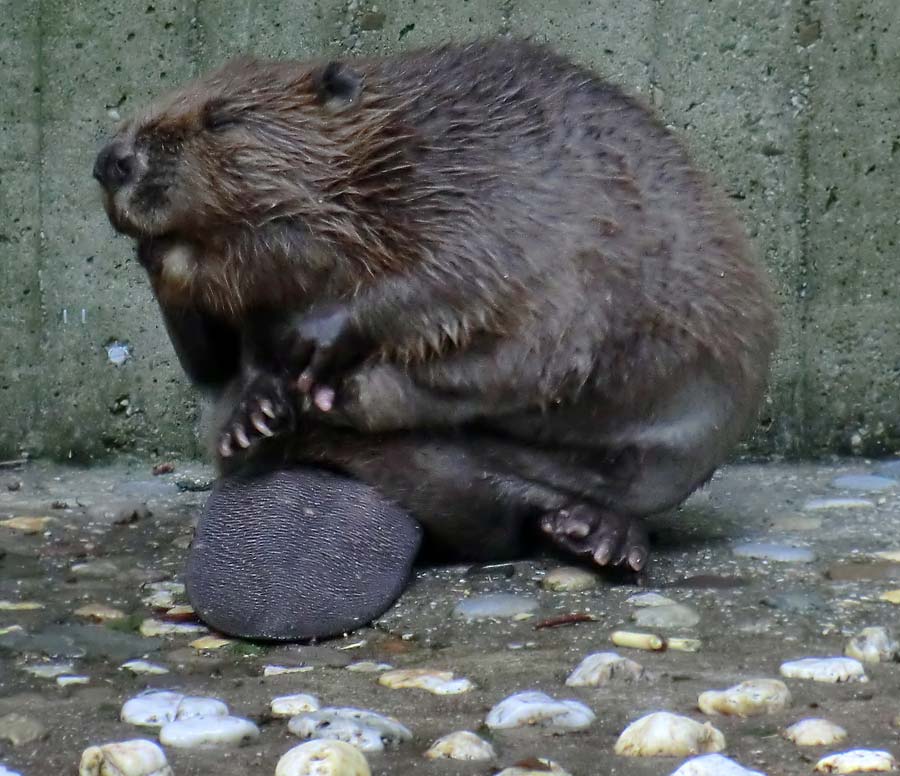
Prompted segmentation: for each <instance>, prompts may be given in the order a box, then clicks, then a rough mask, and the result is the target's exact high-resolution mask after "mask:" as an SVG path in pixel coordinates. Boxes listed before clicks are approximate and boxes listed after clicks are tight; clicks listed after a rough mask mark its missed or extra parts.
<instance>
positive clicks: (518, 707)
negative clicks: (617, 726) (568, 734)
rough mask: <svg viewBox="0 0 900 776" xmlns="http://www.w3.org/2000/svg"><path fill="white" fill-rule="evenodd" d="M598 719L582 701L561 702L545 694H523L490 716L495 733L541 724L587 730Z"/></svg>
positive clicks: (487, 720) (503, 703)
mask: <svg viewBox="0 0 900 776" xmlns="http://www.w3.org/2000/svg"><path fill="white" fill-rule="evenodd" d="M595 718H596V716H595V715H594V712H593V711H591V710H590V709H589V708H588V707H587V706H585V705H584V704H583V703H581V702H579V701H573V700H568V701H558V700H555V699H554V698H551V697H550V696H549V695H546V694H545V693H542V692H534V691H532V692H520V693H516V694H515V695H510V696H509V697H508V698H506V699H505V700H503V701H500V703H498V704H497V705H496V706H494V708H492V709H491V710H490V712H489V713H488V715H487V719H486V723H487V726H488V727H489V728H492V729H493V730H507V729H509V728H517V727H526V726H528V725H539V726H540V727H546V728H551V729H553V730H584V729H585V728H586V727H588V726H589V725H590V724H591V723H592V722H593V721H594V719H595Z"/></svg>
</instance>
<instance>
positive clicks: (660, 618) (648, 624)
mask: <svg viewBox="0 0 900 776" xmlns="http://www.w3.org/2000/svg"><path fill="white" fill-rule="evenodd" d="M631 619H632V620H634V622H635V624H636V625H638V626H639V627H642V628H663V629H666V628H692V627H694V626H695V625H696V624H697V623H699V622H700V615H699V614H698V613H697V612H696V611H695V610H694V609H692V608H691V607H690V606H686V605H685V604H666V605H664V606H647V607H645V608H642V609H639V610H638V611H636V612H635V613H634V614H633V615H632V616H631Z"/></svg>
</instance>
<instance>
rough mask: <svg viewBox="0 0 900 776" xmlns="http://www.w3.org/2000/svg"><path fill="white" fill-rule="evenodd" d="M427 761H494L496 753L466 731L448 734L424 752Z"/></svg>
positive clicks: (485, 743) (485, 742)
mask: <svg viewBox="0 0 900 776" xmlns="http://www.w3.org/2000/svg"><path fill="white" fill-rule="evenodd" d="M425 757H427V758H428V759H429V760H441V759H449V760H494V759H496V757H497V753H496V752H495V751H494V747H492V746H491V745H490V744H489V743H488V742H487V741H485V740H484V739H483V738H479V737H478V736H476V735H475V734H474V733H471V732H470V731H468V730H460V731H457V732H456V733H448V734H447V735H446V736H442V737H441V738H439V739H438V740H437V741H435V742H434V743H433V744H432V745H431V747H430V748H429V749H428V751H427V752H425Z"/></svg>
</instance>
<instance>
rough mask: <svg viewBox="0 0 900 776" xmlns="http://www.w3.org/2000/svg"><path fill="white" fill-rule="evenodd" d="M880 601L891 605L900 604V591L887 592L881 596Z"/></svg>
mask: <svg viewBox="0 0 900 776" xmlns="http://www.w3.org/2000/svg"><path fill="white" fill-rule="evenodd" d="M878 600H879V601H887V602H888V603H889V604H900V590H886V591H885V592H883V593H882V594H881V595H880V596H878Z"/></svg>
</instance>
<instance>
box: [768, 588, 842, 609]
mask: <svg viewBox="0 0 900 776" xmlns="http://www.w3.org/2000/svg"><path fill="white" fill-rule="evenodd" d="M763 603H764V604H765V605H766V606H771V607H772V608H773V609H779V610H781V611H783V612H794V613H798V614H805V613H808V612H815V611H824V610H826V609H828V603H827V602H826V601H825V599H824V598H822V596H820V595H819V594H818V593H816V592H808V591H805V590H789V591H787V592H784V593H778V594H777V595H774V596H772V597H771V598H765V599H763Z"/></svg>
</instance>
